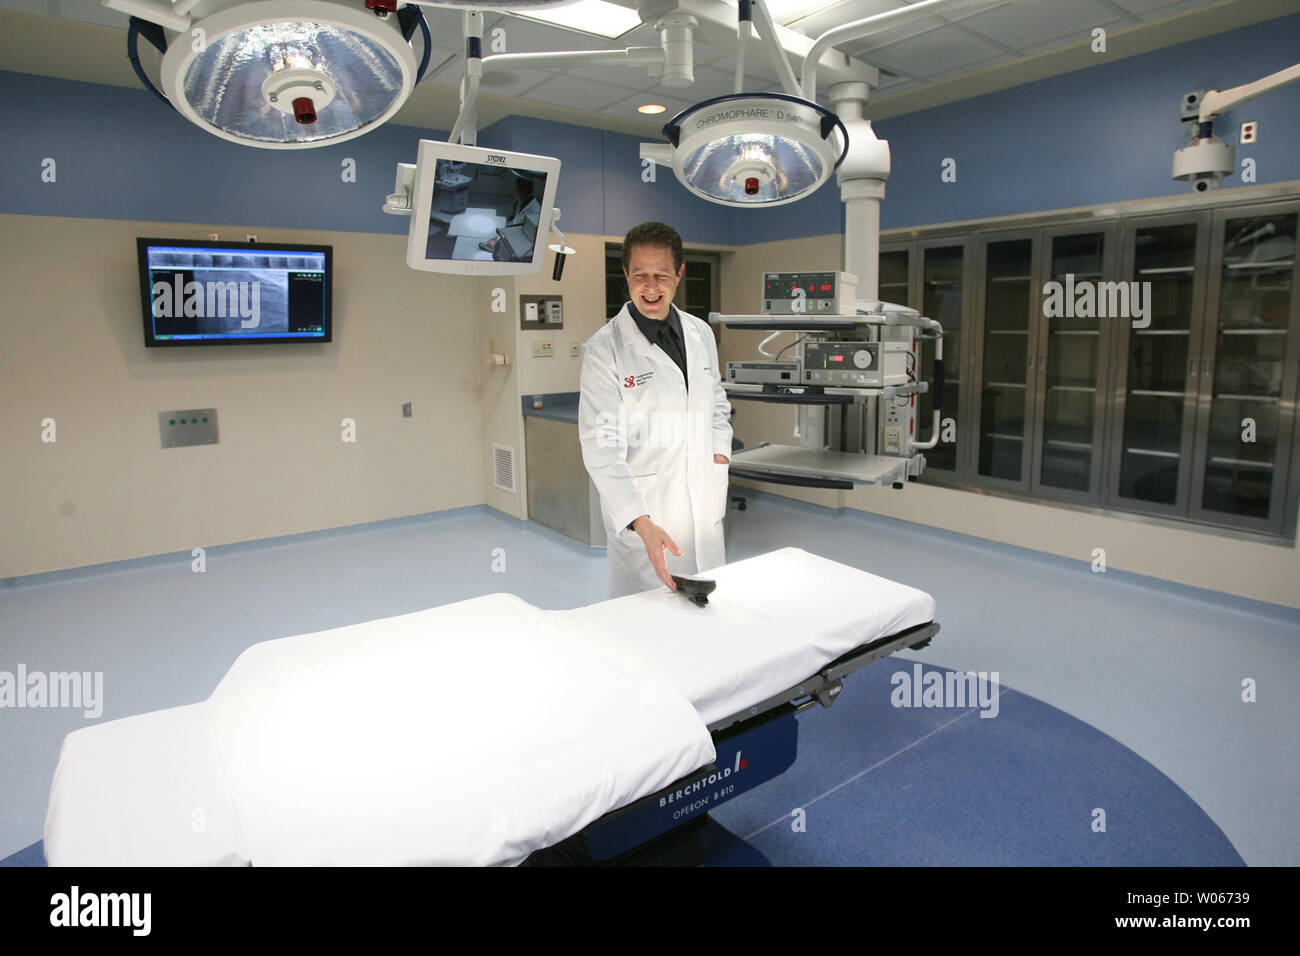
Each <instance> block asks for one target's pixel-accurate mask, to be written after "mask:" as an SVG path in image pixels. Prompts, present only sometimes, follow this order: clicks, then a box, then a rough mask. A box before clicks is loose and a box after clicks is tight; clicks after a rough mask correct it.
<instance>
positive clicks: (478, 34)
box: [447, 10, 483, 146]
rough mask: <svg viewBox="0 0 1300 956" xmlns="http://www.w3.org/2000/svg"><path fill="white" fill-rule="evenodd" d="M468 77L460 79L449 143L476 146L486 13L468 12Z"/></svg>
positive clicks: (466, 74) (466, 39) (448, 136)
mask: <svg viewBox="0 0 1300 956" xmlns="http://www.w3.org/2000/svg"><path fill="white" fill-rule="evenodd" d="M464 22H465V76H464V77H462V78H461V81H460V113H459V114H457V116H456V124H455V125H454V126H453V127H452V128H451V132H450V133H449V134H448V135H447V142H449V143H455V142H457V141H459V142H461V143H464V144H465V145H466V146H473V145H474V144H475V143H476V142H477V141H478V88H479V82H480V81H481V80H482V79H483V14H482V13H481V12H480V11H478V10H467V11H465V20H464Z"/></svg>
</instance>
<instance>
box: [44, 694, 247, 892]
mask: <svg viewBox="0 0 1300 956" xmlns="http://www.w3.org/2000/svg"><path fill="white" fill-rule="evenodd" d="M45 859H46V861H47V862H49V864H50V865H51V866H243V865H245V864H247V863H248V855H247V853H246V852H245V851H244V850H243V848H242V842H241V840H240V839H239V833H238V827H237V825H236V822H235V811H234V807H233V806H232V805H231V802H230V793H229V791H228V790H227V789H226V781H225V776H224V774H223V773H222V769H221V761H220V759H219V758H218V756H217V748H216V742H215V740H214V739H213V736H212V731H211V727H210V726H209V723H208V720H207V707H206V705H205V704H191V705H189V706H187V707H173V708H171V709H169V710H159V711H154V712H153V713H149V714H140V715H139V716H136V717H125V718H122V719H121V720H111V721H108V722H106V723H103V724H96V725H94V726H91V727H85V728H83V729H81V730H77V731H73V732H72V733H70V734H68V736H67V737H65V738H64V739H63V747H62V749H61V750H60V752H59V763H58V767H57V768H56V769H55V771H54V783H53V784H52V785H51V787H50V805H49V810H48V812H47V813H46V816H45Z"/></svg>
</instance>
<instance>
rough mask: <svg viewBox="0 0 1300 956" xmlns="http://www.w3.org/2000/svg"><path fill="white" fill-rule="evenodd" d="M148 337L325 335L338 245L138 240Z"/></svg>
mask: <svg viewBox="0 0 1300 956" xmlns="http://www.w3.org/2000/svg"><path fill="white" fill-rule="evenodd" d="M136 245H137V248H138V250H139V259H140V292H141V295H142V297H143V300H144V344H145V345H146V346H148V347H151V348H152V347H155V346H165V345H249V344H255V343H262V344H266V343H273V342H279V343H285V342H328V341H330V338H331V333H332V322H331V316H330V308H331V305H330V283H331V276H332V268H331V267H332V258H333V252H334V247H333V246H311V245H302V244H299V243H275V244H271V243H253V242H209V241H200V240H195V239H137V240H136Z"/></svg>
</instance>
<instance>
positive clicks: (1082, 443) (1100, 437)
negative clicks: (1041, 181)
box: [1029, 226, 1125, 501]
mask: <svg viewBox="0 0 1300 956" xmlns="http://www.w3.org/2000/svg"><path fill="white" fill-rule="evenodd" d="M1041 243H1042V247H1043V266H1044V269H1043V274H1042V276H1041V277H1040V278H1041V279H1042V283H1041V284H1040V286H1039V288H1040V289H1041V290H1042V307H1041V308H1040V309H1039V310H1038V315H1037V316H1035V319H1034V321H1035V323H1036V324H1037V325H1038V331H1037V335H1036V336H1035V339H1036V341H1037V343H1038V346H1037V355H1036V359H1037V361H1035V357H1034V356H1031V358H1030V363H1029V364H1030V366H1031V368H1033V369H1035V370H1036V372H1037V374H1036V392H1035V395H1034V400H1035V404H1036V406H1037V409H1038V411H1037V413H1036V415H1035V430H1034V434H1033V443H1032V446H1031V447H1032V453H1033V467H1032V475H1033V479H1032V481H1031V486H1030V487H1031V490H1032V491H1033V492H1034V493H1036V494H1041V495H1044V496H1046V497H1052V498H1063V499H1071V500H1078V501H1096V500H1097V498H1098V497H1099V492H1100V489H1101V486H1102V464H1103V460H1104V454H1103V451H1104V439H1105V422H1106V404H1107V399H1108V390H1109V385H1110V366H1111V361H1110V356H1111V348H1112V340H1113V339H1114V332H1115V328H1116V325H1117V324H1118V323H1121V322H1123V321H1125V319H1124V318H1123V317H1117V316H1114V315H1111V314H1110V313H1111V311H1112V308H1111V307H1112V306H1113V305H1115V304H1116V301H1114V300H1118V299H1120V298H1121V297H1120V296H1118V295H1111V294H1109V293H1108V291H1107V288H1106V287H1105V286H1104V285H1103V284H1102V283H1103V282H1105V281H1106V280H1107V279H1109V278H1110V276H1112V275H1113V274H1114V272H1115V258H1116V257H1115V231H1114V229H1113V227H1111V226H1106V227H1102V228H1097V227H1088V228H1085V229H1080V228H1079V227H1077V226H1076V227H1071V228H1063V229H1054V230H1053V229H1048V230H1044V231H1043V234H1042V237H1041Z"/></svg>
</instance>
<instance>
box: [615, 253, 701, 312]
mask: <svg viewBox="0 0 1300 956" xmlns="http://www.w3.org/2000/svg"><path fill="white" fill-rule="evenodd" d="M685 272H686V266H685V264H683V265H682V267H681V268H680V269H678V270H676V271H674V270H673V251H672V249H670V248H668V247H667V246H647V245H643V244H641V243H638V244H637V245H635V246H633V247H632V254H631V255H630V256H629V257H628V268H627V269H625V270H624V271H623V275H624V276H626V277H627V290H628V292H629V293H630V294H631V296H632V304H633V305H634V306H636V307H637V309H638V310H639V311H640V312H641V314H642V315H644V316H646V317H648V318H651V319H655V320H657V321H663V320H664V319H666V318H668V307H669V306H670V305H672V301H673V296H674V295H675V294H676V292H677V284H678V283H679V282H681V281H682V275H683V274H684V273H685Z"/></svg>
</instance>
